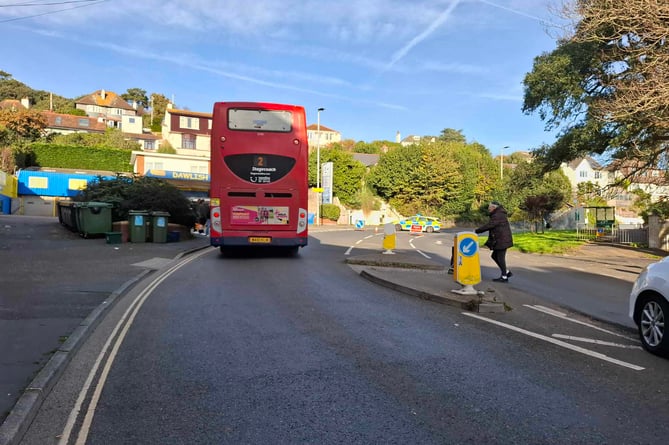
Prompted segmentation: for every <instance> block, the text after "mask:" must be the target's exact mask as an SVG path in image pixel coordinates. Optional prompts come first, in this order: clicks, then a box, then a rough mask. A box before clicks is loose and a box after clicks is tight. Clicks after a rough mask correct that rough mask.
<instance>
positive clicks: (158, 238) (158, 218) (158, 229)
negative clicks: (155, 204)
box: [151, 211, 170, 243]
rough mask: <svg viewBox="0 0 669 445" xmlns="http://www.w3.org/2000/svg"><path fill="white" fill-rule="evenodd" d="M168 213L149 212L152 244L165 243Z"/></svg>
mask: <svg viewBox="0 0 669 445" xmlns="http://www.w3.org/2000/svg"><path fill="white" fill-rule="evenodd" d="M169 216H170V214H169V213H168V212H157V211H156V212H151V241H153V242H154V243H166V242H167V223H168V218H169Z"/></svg>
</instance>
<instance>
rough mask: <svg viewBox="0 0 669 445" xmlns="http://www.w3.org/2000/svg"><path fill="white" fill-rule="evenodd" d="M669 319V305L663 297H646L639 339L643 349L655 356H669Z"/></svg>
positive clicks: (640, 318) (640, 320) (642, 307)
mask: <svg viewBox="0 0 669 445" xmlns="http://www.w3.org/2000/svg"><path fill="white" fill-rule="evenodd" d="M667 317H669V304H668V303H667V301H666V300H665V299H664V298H662V296H660V295H657V294H654V295H650V296H648V297H646V298H645V299H644V301H643V303H642V305H641V312H640V314H639V337H640V338H641V344H642V345H643V348H644V349H645V350H646V351H648V352H650V353H653V354H656V355H661V356H665V357H666V356H669V336H667V331H666V326H665V322H666V319H667Z"/></svg>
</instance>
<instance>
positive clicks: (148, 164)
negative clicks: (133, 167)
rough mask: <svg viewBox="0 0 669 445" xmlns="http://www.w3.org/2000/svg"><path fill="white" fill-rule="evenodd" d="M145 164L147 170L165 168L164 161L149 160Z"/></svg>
mask: <svg viewBox="0 0 669 445" xmlns="http://www.w3.org/2000/svg"><path fill="white" fill-rule="evenodd" d="M145 165H146V171H149V170H162V169H163V163H162V162H159V161H153V162H148V161H147V162H146V164H145Z"/></svg>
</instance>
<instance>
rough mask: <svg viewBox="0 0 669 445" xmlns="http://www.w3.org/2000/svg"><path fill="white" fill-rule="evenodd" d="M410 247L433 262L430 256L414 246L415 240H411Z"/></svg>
mask: <svg viewBox="0 0 669 445" xmlns="http://www.w3.org/2000/svg"><path fill="white" fill-rule="evenodd" d="M409 245H410V246H411V248H412V249H414V250H415V251H416V252H418V253H420V254H421V255H423V256H424V257H425V258H427V259H428V260H431V259H432V257H431V256H429V255H427V254H425V253H423V251H421V250H419V249H417V248H416V246H414V245H413V240H409Z"/></svg>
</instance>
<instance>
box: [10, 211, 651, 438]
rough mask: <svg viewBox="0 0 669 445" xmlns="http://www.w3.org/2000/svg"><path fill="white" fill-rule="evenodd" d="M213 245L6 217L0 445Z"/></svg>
mask: <svg viewBox="0 0 669 445" xmlns="http://www.w3.org/2000/svg"><path fill="white" fill-rule="evenodd" d="M352 229H353V228H352V227H350V228H347V227H341V226H321V227H311V228H310V231H311V232H312V233H316V232H318V231H321V230H352ZM208 247H209V239H208V238H207V237H205V236H201V235H197V234H195V235H191V234H190V233H188V232H186V233H182V235H181V239H180V241H179V242H168V243H151V242H147V243H126V242H123V243H120V244H112V243H108V242H107V240H106V239H105V238H104V237H101V238H95V239H84V238H82V237H81V236H79V234H78V233H73V232H70V231H68V230H67V229H66V228H65V227H63V226H62V225H60V223H59V222H58V219H57V218H45V217H29V216H18V215H1V214H0V354H1V355H0V422H1V423H0V445H8V444H15V443H17V441H18V439H17V438H20V437H21V436H22V434H23V432H24V431H25V428H27V426H28V425H29V424H30V422H31V421H32V418H33V417H34V415H35V413H36V411H37V410H38V409H39V406H40V405H41V403H42V400H43V399H44V398H45V397H46V395H47V394H48V393H49V391H50V390H51V388H52V386H53V385H54V384H55V382H57V380H58V378H59V376H60V373H61V372H62V370H63V369H64V368H65V366H66V365H67V363H68V361H69V358H70V357H71V356H72V355H73V354H74V353H75V352H76V351H77V349H78V347H79V346H80V345H81V344H82V343H83V341H84V340H85V339H86V336H87V334H88V333H89V332H91V330H92V329H94V328H95V326H96V324H97V322H98V321H99V320H100V319H102V318H103V317H104V315H105V313H106V311H107V309H108V308H109V307H111V305H112V304H113V303H114V301H115V300H116V299H117V298H119V297H120V296H121V295H123V293H124V292H125V291H127V290H128V289H129V288H131V287H132V286H133V285H134V284H135V283H137V282H138V281H140V280H141V279H142V278H144V277H145V276H146V275H148V274H150V273H152V272H153V271H155V270H159V269H161V268H162V267H164V266H165V265H166V264H168V263H169V262H171V261H172V260H174V259H176V258H179V257H181V256H183V255H187V254H188V253H191V252H194V251H197V250H199V249H204V248H208ZM649 253H651V254H656V255H657V254H661V252H647V251H639V250H636V249H621V248H616V247H613V246H593V247H592V248H585V249H582V251H581V252H580V253H579V255H580V257H582V258H583V259H584V264H597V263H598V262H607V263H610V262H612V261H613V262H616V261H618V262H619V263H621V264H622V263H624V264H627V263H634V264H636V265H637V266H638V267H643V266H644V265H646V264H648V263H651V262H653V261H655V259H653V257H651V256H650V255H649ZM346 262H347V263H348V264H349V265H350V266H351V267H352V268H353V269H354V270H355V271H356V272H358V273H359V274H360V275H361V277H363V278H366V279H368V280H370V281H372V282H375V283H377V284H379V285H382V286H386V287H389V288H392V289H395V290H398V291H401V292H404V293H406V294H409V295H413V296H416V297H418V298H422V299H426V300H432V301H437V302H440V303H444V304H449V305H453V306H456V307H459V308H463V309H466V310H472V311H478V312H499V311H504V310H506V307H505V306H506V305H507V304H509V303H510V302H513V300H514V299H515V298H519V296H518V295H515V291H514V290H512V289H511V288H509V287H506V285H505V284H497V283H494V284H495V285H493V284H490V283H484V284H482V285H481V286H482V287H480V286H476V287H480V288H481V289H483V291H475V292H474V293H467V294H462V293H458V292H454V290H456V291H458V290H462V289H461V288H460V286H458V284H457V283H455V282H453V279H452V276H449V275H447V271H446V268H445V267H444V266H443V265H442V264H439V263H436V262H434V261H431V260H428V259H426V258H424V257H422V256H420V255H419V254H418V253H416V252H415V251H406V252H402V251H397V252H395V254H392V255H390V254H384V253H383V251H382V250H379V252H378V253H374V254H365V255H359V256H352V257H348V258H347V259H346ZM445 283H448V284H446V285H445ZM576 309H578V308H576ZM589 315H591V316H593V317H595V318H596V315H597V314H589ZM64 333H71V334H64Z"/></svg>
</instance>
